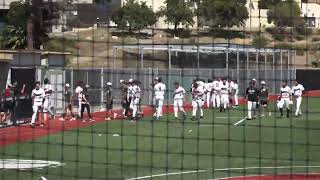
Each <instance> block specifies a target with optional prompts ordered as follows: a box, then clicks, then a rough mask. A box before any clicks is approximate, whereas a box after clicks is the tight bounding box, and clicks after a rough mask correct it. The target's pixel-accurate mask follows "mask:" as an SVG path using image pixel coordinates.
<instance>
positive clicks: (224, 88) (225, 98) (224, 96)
mask: <svg viewBox="0 0 320 180" xmlns="http://www.w3.org/2000/svg"><path fill="white" fill-rule="evenodd" d="M220 88H221V90H220V97H221V105H220V112H222V111H223V112H226V110H227V108H228V104H229V85H228V82H227V81H226V80H225V79H224V80H223V81H222V84H221V86H220Z"/></svg>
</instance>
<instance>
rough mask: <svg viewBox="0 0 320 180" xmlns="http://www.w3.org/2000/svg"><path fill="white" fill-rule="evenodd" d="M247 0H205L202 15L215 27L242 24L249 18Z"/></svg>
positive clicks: (202, 4)
mask: <svg viewBox="0 0 320 180" xmlns="http://www.w3.org/2000/svg"><path fill="white" fill-rule="evenodd" d="M246 3H247V1H246V0H223V1H221V0H203V1H202V3H201V5H200V9H201V10H200V11H201V14H200V15H201V16H202V17H204V18H205V19H206V20H207V22H208V23H209V25H210V26H211V27H213V28H223V27H233V26H240V25H243V24H244V23H245V20H246V19H248V18H249V13H248V10H247V8H246Z"/></svg>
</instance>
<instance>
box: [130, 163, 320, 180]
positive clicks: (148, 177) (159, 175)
mask: <svg viewBox="0 0 320 180" xmlns="http://www.w3.org/2000/svg"><path fill="white" fill-rule="evenodd" d="M288 168H320V166H278V167H272V166H266V167H244V168H223V169H214V170H213V171H232V170H248V169H288ZM208 171H211V170H210V169H208V170H198V171H183V172H173V173H163V174H155V175H151V176H141V177H136V178H129V179H126V180H139V179H150V178H154V177H162V176H172V175H180V174H193V173H203V172H208ZM218 179H219V178H218ZM220 179H221V178H220Z"/></svg>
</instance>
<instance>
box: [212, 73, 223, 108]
mask: <svg viewBox="0 0 320 180" xmlns="http://www.w3.org/2000/svg"><path fill="white" fill-rule="evenodd" d="M221 84H222V82H220V79H215V80H214V81H213V82H212V97H211V98H212V100H211V101H212V105H213V108H219V107H220V102H221V97H220V91H221Z"/></svg>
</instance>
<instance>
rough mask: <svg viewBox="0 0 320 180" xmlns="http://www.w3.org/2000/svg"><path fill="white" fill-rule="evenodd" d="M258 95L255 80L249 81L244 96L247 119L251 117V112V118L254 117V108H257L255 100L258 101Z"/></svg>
mask: <svg viewBox="0 0 320 180" xmlns="http://www.w3.org/2000/svg"><path fill="white" fill-rule="evenodd" d="M258 95H259V90H258V89H257V87H256V81H251V82H250V86H249V87H248V88H247V90H246V98H247V101H248V103H247V106H248V117H247V119H248V120H251V119H252V114H253V118H254V119H255V118H256V109H257V102H258V100H259V99H258V98H259V97H258Z"/></svg>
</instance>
